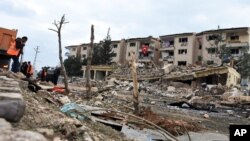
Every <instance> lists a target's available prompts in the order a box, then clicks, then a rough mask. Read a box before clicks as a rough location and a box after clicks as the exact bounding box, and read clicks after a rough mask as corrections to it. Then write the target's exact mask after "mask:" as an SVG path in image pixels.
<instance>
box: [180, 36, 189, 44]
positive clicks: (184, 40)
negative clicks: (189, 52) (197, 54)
mask: <svg viewBox="0 0 250 141" xmlns="http://www.w3.org/2000/svg"><path fill="white" fill-rule="evenodd" d="M186 42H188V38H187V37H185V38H179V43H186Z"/></svg>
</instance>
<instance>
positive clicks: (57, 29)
mask: <svg viewBox="0 0 250 141" xmlns="http://www.w3.org/2000/svg"><path fill="white" fill-rule="evenodd" d="M66 23H69V22H67V21H66V20H65V15H63V16H62V18H61V20H60V21H56V20H55V21H54V22H53V23H52V24H53V25H55V27H56V29H51V28H49V30H51V31H54V32H56V33H57V36H58V44H59V59H60V64H61V67H62V73H63V76H64V85H65V93H67V94H68V93H69V88H68V81H67V80H68V78H67V74H66V70H65V67H64V64H63V58H62V42H61V29H62V26H63V24H66Z"/></svg>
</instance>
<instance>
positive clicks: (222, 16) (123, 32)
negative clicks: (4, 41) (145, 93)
mask: <svg viewBox="0 0 250 141" xmlns="http://www.w3.org/2000/svg"><path fill="white" fill-rule="evenodd" d="M63 14H65V15H66V19H67V21H69V23H68V24H66V25H65V26H64V27H63V29H62V40H63V47H65V46H68V45H77V44H81V43H89V42H90V27H91V24H94V26H95V42H99V41H100V40H102V39H103V38H104V37H105V36H106V34H107V30H108V28H109V27H110V28H111V30H110V34H111V38H112V40H120V39H122V38H133V37H147V36H149V35H152V36H154V37H159V36H161V35H166V34H173V33H183V32H200V31H203V30H209V29H216V28H217V26H218V25H220V27H221V28H230V27H242V26H249V25H250V18H249V14H250V2H248V0H0V19H1V22H0V27H4V28H9V29H18V36H20V37H22V36H24V35H26V36H28V38H29V41H28V42H27V44H26V47H25V50H24V51H25V54H24V60H27V61H31V62H33V60H34V56H35V51H34V48H35V47H36V46H39V47H40V53H39V54H38V59H37V65H36V68H37V69H39V68H41V67H42V66H55V65H57V64H59V58H58V43H57V35H56V33H54V32H52V31H49V30H48V28H54V25H52V22H53V21H54V20H55V19H57V20H59V19H60V18H61V16H62V15H63ZM65 51H66V50H65V49H64V52H65ZM64 58H65V57H64Z"/></svg>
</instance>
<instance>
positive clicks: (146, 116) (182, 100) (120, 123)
mask: <svg viewBox="0 0 250 141" xmlns="http://www.w3.org/2000/svg"><path fill="white" fill-rule="evenodd" d="M164 69H165V70H162V69H159V70H157V69H148V70H147V69H141V68H139V69H138V70H137V71H138V78H139V79H138V84H139V85H138V92H139V101H140V113H139V114H138V115H133V114H132V113H133V111H134V108H133V106H134V105H133V83H132V79H131V74H130V70H129V69H121V70H119V71H117V72H116V73H115V74H114V75H110V76H109V78H108V81H93V80H92V86H93V89H92V90H93V91H92V93H91V95H88V96H87V95H86V88H85V79H84V78H78V77H75V78H72V80H70V84H69V87H70V90H71V93H70V94H69V95H64V94H63V93H60V92H55V91H53V88H55V87H54V85H52V84H50V83H47V82H40V83H38V82H35V81H32V82H34V83H35V84H36V85H38V86H39V87H41V90H36V89H34V92H31V90H32V89H31V88H30V89H27V88H28V85H30V81H29V80H21V79H23V78H22V75H20V74H12V73H7V72H4V74H3V73H2V74H1V71H0V84H1V85H0V98H1V99H3V100H4V101H3V100H1V101H0V117H3V118H5V119H6V120H8V121H11V119H10V117H18V116H17V115H18V114H20V113H18V114H16V115H14V114H12V115H10V113H11V110H13V111H19V109H17V107H18V108H25V105H24V107H22V105H15V104H17V103H19V104H20V103H21V102H23V103H26V104H27V105H26V110H27V111H26V112H25V114H24V115H23V113H24V110H23V111H22V110H21V113H22V114H20V116H19V117H18V119H16V120H13V121H19V122H20V123H18V125H17V130H15V131H13V129H12V127H11V125H10V124H9V123H8V122H6V121H5V119H1V118H0V130H3V129H5V130H6V131H5V133H6V134H7V135H9V134H10V133H13V135H15V134H17V133H18V134H19V132H22V133H23V135H20V136H24V133H25V134H27V135H25V136H29V135H31V134H38V135H37V137H40V138H41V139H42V138H43V139H45V140H46V138H45V137H47V138H48V139H50V140H54V141H64V140H87V141H92V140H128V139H127V137H128V138H131V139H134V138H133V137H135V136H136V137H135V138H136V139H138V140H150V139H151V140H153V139H155V140H157V139H158V140H164V139H165V138H164V134H162V133H160V132H159V131H158V130H156V129H148V128H149V127H148V125H146V124H145V123H146V122H145V121H149V122H150V123H153V125H156V127H159V128H158V129H159V130H161V131H164V133H168V132H170V135H175V136H180V135H183V134H184V133H185V132H189V131H193V132H198V131H203V130H216V131H217V130H219V131H220V132H227V127H228V125H229V123H232V122H234V121H235V122H237V123H246V122H247V120H249V119H247V118H249V116H250V110H249V109H250V108H249V104H250V99H249V96H247V95H244V92H243V91H242V90H241V89H240V88H238V87H237V88H234V87H228V86H227V85H226V83H224V82H221V81H218V82H216V83H214V82H213V83H212V84H213V85H211V84H210V83H208V82H206V81H204V80H206V79H205V78H206V77H207V76H205V75H207V74H209V75H210V73H211V74H214V73H215V74H216V70H217V72H220V73H221V74H224V72H227V70H228V68H225V67H213V68H212V69H210V68H206V67H201V66H198V67H195V66H190V67H176V68H172V65H169V67H166V66H165V68H164ZM162 71H163V73H164V71H165V73H166V72H167V73H169V74H168V75H167V76H166V75H165V76H163V75H162V73H160V72H162ZM158 72H159V73H158ZM7 76H8V77H7ZM112 76H114V77H112ZM146 79H147V80H146ZM213 79H214V78H213ZM213 79H212V80H213ZM222 79H224V77H223V78H222ZM194 80H195V81H194ZM216 80H218V79H216ZM22 82H24V83H25V85H24V83H22ZM201 82H202V83H203V82H204V83H203V84H201ZM26 84H27V85H26ZM59 87H62V86H61V85H60V84H59V86H58V87H56V88H59ZM10 93H11V95H10ZM17 100H19V101H18V102H16V103H15V102H13V101H17ZM24 101H25V102H24ZM3 102H5V103H3ZM4 104H7V106H8V107H11V110H8V112H6V111H4V110H5V109H6V108H2V107H4V106H3V105H4ZM10 105H11V106H10ZM1 106H2V107H1ZM58 109H59V110H60V111H61V112H60V111H59V110H58ZM100 109H102V110H103V109H107V111H105V112H104V111H101V110H100ZM108 110H109V111H108ZM19 112H20V111H19ZM166 113H167V114H166ZM3 115H7V116H3ZM13 115H14V116H13ZM229 115H230V116H229ZM22 116H23V117H22ZM21 117H22V120H20V119H21ZM135 117H136V118H135ZM138 118H139V119H140V118H141V119H142V120H139V119H138ZM214 119H222V120H214ZM100 123H102V124H100ZM149 125H150V126H152V124H149ZM110 127H111V128H110ZM18 128H20V129H31V130H33V131H38V132H39V133H41V134H39V133H36V132H33V133H30V132H29V131H28V132H27V131H24V130H18ZM113 129H115V130H118V129H119V130H118V131H120V130H121V132H122V133H123V134H121V132H118V131H115V130H113ZM162 129H163V130H162ZM14 132H16V133H14ZM156 132H157V133H156ZM0 134H1V135H2V133H1V132H0ZM42 134H43V135H44V136H43V135H42ZM195 134H196V133H195ZM197 134H198V133H197ZM199 134H202V133H199ZM142 135H145V138H142ZM195 136H196V135H194V138H196V137H195ZM110 138H111V139H110ZM181 138H182V136H181ZM186 139H187V138H186ZM33 140H36V139H33ZM192 140H193V139H192ZM194 140H195V139H194ZM0 141H1V140H0Z"/></svg>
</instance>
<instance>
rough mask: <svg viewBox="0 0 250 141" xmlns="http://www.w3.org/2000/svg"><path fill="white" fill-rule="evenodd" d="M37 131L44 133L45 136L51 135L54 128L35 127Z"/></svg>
mask: <svg viewBox="0 0 250 141" xmlns="http://www.w3.org/2000/svg"><path fill="white" fill-rule="evenodd" d="M36 130H37V132H39V133H41V134H43V135H45V136H53V135H54V130H53V129H47V128H37V129H36Z"/></svg>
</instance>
